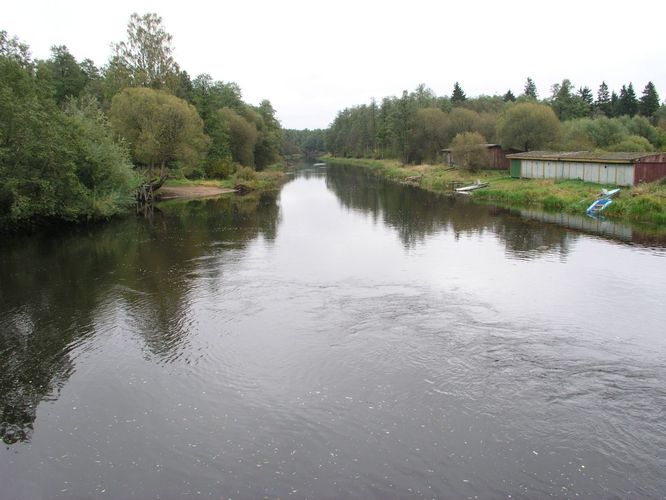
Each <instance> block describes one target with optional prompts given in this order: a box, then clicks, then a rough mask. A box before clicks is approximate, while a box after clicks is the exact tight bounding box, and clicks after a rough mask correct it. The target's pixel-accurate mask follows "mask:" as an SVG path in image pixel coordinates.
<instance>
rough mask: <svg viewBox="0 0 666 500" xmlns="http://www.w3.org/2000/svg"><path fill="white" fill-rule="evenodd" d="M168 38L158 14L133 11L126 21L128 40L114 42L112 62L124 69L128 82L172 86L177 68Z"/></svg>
mask: <svg viewBox="0 0 666 500" xmlns="http://www.w3.org/2000/svg"><path fill="white" fill-rule="evenodd" d="M171 39H172V37H171V35H170V34H169V33H167V32H166V31H165V30H164V27H163V26H162V18H161V17H160V16H158V15H157V14H154V13H148V14H144V15H143V16H139V15H138V14H137V13H136V12H135V13H133V14H132V15H131V17H130V20H129V23H128V24H127V41H122V42H120V43H117V44H114V46H113V50H114V64H115V65H117V66H121V67H122V68H124V69H125V70H126V72H127V75H128V76H129V80H130V81H129V84H130V85H131V86H135V87H151V88H155V89H162V88H171V89H172V88H173V87H174V86H176V84H177V81H178V73H179V68H178V64H177V63H176V61H175V60H174V58H173V47H172V46H171Z"/></svg>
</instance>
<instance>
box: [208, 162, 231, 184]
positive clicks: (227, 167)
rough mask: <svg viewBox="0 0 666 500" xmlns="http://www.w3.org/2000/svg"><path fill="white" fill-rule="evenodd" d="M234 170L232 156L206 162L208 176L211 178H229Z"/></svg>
mask: <svg viewBox="0 0 666 500" xmlns="http://www.w3.org/2000/svg"><path fill="white" fill-rule="evenodd" d="M233 172H234V162H233V161H231V159H230V158H222V159H219V160H211V161H209V162H208V163H207V164H206V177H208V178H209V179H228V178H229V176H230V175H231V174H233Z"/></svg>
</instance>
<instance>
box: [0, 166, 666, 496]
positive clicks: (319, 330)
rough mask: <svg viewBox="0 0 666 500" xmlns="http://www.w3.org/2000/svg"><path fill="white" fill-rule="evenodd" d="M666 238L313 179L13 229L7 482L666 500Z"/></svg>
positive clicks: (2, 309) (346, 175)
mask: <svg viewBox="0 0 666 500" xmlns="http://www.w3.org/2000/svg"><path fill="white" fill-rule="evenodd" d="M665 271H666V252H665V251H664V249H663V248H661V247H660V244H659V243H658V242H657V243H655V242H654V241H653V242H650V243H649V244H648V245H647V246H646V245H645V244H637V243H636V242H634V243H627V242H625V241H618V240H611V239H603V238H602V237H600V236H595V235H587V234H585V233H582V232H574V231H571V230H569V229H566V228H563V227H561V226H557V225H553V224H544V223H542V222H538V221H536V220H534V219H525V218H520V217H518V216H516V215H514V214H511V213H507V212H505V211H501V210H497V209H493V208H490V207H485V206H478V205H472V204H469V203H461V202H454V201H451V200H448V199H446V198H438V197H436V196H432V195H428V194H425V193H420V192H418V191H415V190H412V189H408V188H405V187H399V186H393V185H390V184H385V183H382V182H378V181H376V180H374V179H369V178H368V177H366V176H365V174H363V173H361V172H358V171H355V170H353V169H345V168H335V169H330V170H328V171H327V170H326V169H305V170H301V171H300V172H299V173H298V174H297V175H296V176H295V177H294V179H293V180H292V181H290V182H289V183H288V184H286V185H285V186H284V188H283V189H282V191H281V192H280V193H279V194H274V195H264V196H262V197H255V198H249V199H248V198H245V199H242V200H241V199H237V198H233V197H228V198H220V199H217V200H205V201H192V202H188V203H182V202H180V203H171V204H167V205H164V206H162V207H161V210H160V211H158V212H156V213H155V215H154V217H153V219H152V220H144V219H142V218H137V219H134V218H130V219H128V220H123V221H116V222H113V223H110V224H109V225H107V226H103V227H98V228H93V229H87V230H77V231H74V232H72V233H70V234H64V235H63V234H61V235H58V236H54V235H50V236H49V235H41V236H32V237H30V238H18V239H17V238H12V239H6V240H5V241H3V242H2V243H1V244H0V284H1V286H0V362H1V363H2V364H1V371H0V411H1V412H2V413H1V420H2V424H1V425H0V437H1V438H2V441H3V446H2V447H1V448H0V488H1V490H0V497H2V498H3V499H10V498H21V499H38V498H181V497H188V496H191V497H199V496H201V497H206V498H221V497H224V498H228V497H231V498H262V497H270V498H276V497H280V498H285V497H294V498H342V497H345V498H347V497H351V498H411V497H414V498H464V497H470V498H476V497H478V498H502V497H509V496H511V497H512V498H543V497H551V496H552V497H556V498H572V497H577V496H587V497H592V498H617V497H621V498H624V497H629V498H663V497H664V496H665V495H666V474H665V473H664V471H665V470H666V328H665V327H664V325H665V324H666V309H665V305H666V279H665V278H666V272H665Z"/></svg>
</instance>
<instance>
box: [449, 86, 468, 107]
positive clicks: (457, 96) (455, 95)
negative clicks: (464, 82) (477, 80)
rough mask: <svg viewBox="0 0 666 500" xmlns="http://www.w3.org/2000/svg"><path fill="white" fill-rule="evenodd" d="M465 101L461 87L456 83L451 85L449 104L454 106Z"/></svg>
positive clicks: (465, 97)
mask: <svg viewBox="0 0 666 500" xmlns="http://www.w3.org/2000/svg"><path fill="white" fill-rule="evenodd" d="M466 100H467V96H466V95H465V92H463V89H462V87H461V86H460V85H459V84H458V82H456V83H455V84H454V85H453V92H452V93H451V103H453V105H454V106H455V105H456V104H460V103H462V102H464V101H466Z"/></svg>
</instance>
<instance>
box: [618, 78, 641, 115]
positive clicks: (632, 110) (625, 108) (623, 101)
mask: <svg viewBox="0 0 666 500" xmlns="http://www.w3.org/2000/svg"><path fill="white" fill-rule="evenodd" d="M618 108H619V110H618V111H619V112H618V115H619V116H622V115H629V116H634V115H635V114H636V113H638V99H636V92H634V86H633V85H632V84H631V82H630V83H629V85H628V86H624V85H622V88H621V89H620V99H619V102H618Z"/></svg>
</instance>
